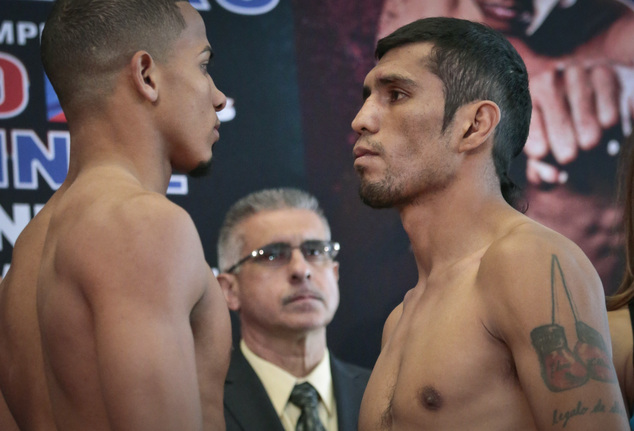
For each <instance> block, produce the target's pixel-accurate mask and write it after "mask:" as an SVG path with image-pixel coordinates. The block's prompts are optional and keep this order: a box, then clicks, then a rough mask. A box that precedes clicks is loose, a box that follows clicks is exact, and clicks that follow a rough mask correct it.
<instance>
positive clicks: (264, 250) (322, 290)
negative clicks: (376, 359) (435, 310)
mask: <svg viewBox="0 0 634 431" xmlns="http://www.w3.org/2000/svg"><path fill="white" fill-rule="evenodd" d="M338 251H339V244H338V243H336V242H334V241H331V238H330V227H329V224H328V221H327V220H326V218H325V216H324V214H323V212H322V210H321V208H320V207H319V203H318V202H317V199H316V198H315V197H313V196H311V195H310V194H308V193H306V192H303V191H300V190H296V189H288V188H286V189H267V190H262V191H259V192H255V193H252V194H250V195H248V196H246V197H244V198H242V199H241V200H239V201H238V202H236V203H235V204H234V205H233V206H232V207H231V208H230V209H229V211H228V213H227V215H226V217H225V220H224V222H223V225H222V227H221V230H220V235H219V240H218V266H219V268H220V271H221V273H220V274H219V275H218V281H219V282H220V286H221V287H222V290H223V292H224V294H225V298H226V300H227V304H228V306H229V308H230V309H231V310H233V311H235V312H237V315H238V317H239V320H240V330H241V331H240V332H241V339H240V345H239V347H237V348H236V349H235V350H234V351H233V354H232V359H231V364H230V367H229V372H228V374H227V379H226V382H225V399H224V406H225V419H226V423H227V431H234V430H242V431H247V430H258V431H260V430H270V431H274V430H277V431H284V430H286V431H292V430H296V429H308V430H312V429H315V430H329V431H337V430H338V431H352V430H356V429H357V421H358V414H359V406H360V404H361V398H362V396H363V391H364V389H365V386H366V383H367V381H368V378H369V375H370V372H369V370H366V369H364V368H360V367H357V366H355V365H351V364H347V363H345V362H343V361H341V360H339V359H337V358H335V357H334V356H333V355H332V354H330V352H329V351H328V348H327V346H326V326H327V325H328V324H329V323H330V321H331V320H332V318H333V316H334V314H335V311H336V310H337V307H338V305H339V287H338V279H339V263H338V262H336V261H335V260H334V259H335V257H336V256H337V253H338ZM309 385H310V386H309ZM306 399H309V400H310V399H312V400H313V401H314V403H313V404H312V405H311V403H303V402H302V400H303V401H305V400H306ZM315 404H316V405H315ZM311 422H312V423H311Z"/></svg>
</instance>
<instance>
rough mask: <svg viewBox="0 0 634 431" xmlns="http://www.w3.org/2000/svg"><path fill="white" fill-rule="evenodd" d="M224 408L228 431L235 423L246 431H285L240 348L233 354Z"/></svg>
mask: <svg viewBox="0 0 634 431" xmlns="http://www.w3.org/2000/svg"><path fill="white" fill-rule="evenodd" d="M224 404H225V417H226V418H227V430H231V429H232V425H231V424H230V422H232V421H233V422H235V423H236V424H238V426H239V428H237V429H240V430H243V431H262V430H267V431H284V428H283V427H282V423H281V422H280V420H279V418H278V417H277V413H276V412H275V409H274V408H273V405H272V404H271V401H270V400H269V397H268V395H267V393H266V390H265V389H264V386H262V383H261V382H260V380H259V379H258V376H257V374H255V371H254V370H253V368H251V365H249V363H248V362H247V360H246V358H245V357H244V355H242V352H241V351H240V348H236V349H234V350H233V352H232V358H231V364H230V365H229V371H228V372H227V378H226V380H225V400H224ZM234 429H235V428H234Z"/></svg>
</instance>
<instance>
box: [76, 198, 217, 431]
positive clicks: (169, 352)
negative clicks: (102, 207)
mask: <svg viewBox="0 0 634 431" xmlns="http://www.w3.org/2000/svg"><path fill="white" fill-rule="evenodd" d="M143 204H144V205H141V203H138V205H136V206H135V207H133V208H131V209H129V210H124V211H123V212H122V213H118V214H114V217H113V218H112V220H110V221H104V222H103V225H102V226H101V229H99V230H97V231H94V232H93V231H90V230H89V231H87V232H86V239H90V240H91V242H92V243H93V247H92V248H91V249H92V250H93V251H92V252H88V251H87V252H86V255H85V256H83V257H82V259H83V260H84V264H85V266H84V268H85V269H84V273H83V274H82V277H81V278H80V281H81V283H80V284H81V286H80V289H81V291H82V293H83V295H84V297H85V298H86V301H87V303H88V305H89V308H90V310H91V314H92V320H93V322H94V343H95V348H96V355H97V365H98V370H97V373H98V375H99V381H100V387H101V390H102V392H103V396H104V399H105V403H106V408H107V410H108V415H109V417H110V420H111V421H112V424H113V426H114V427H115V428H117V426H119V427H121V428H122V429H137V430H142V429H153V430H158V429H176V428H179V429H198V428H200V427H201V426H202V425H201V423H202V422H201V421H202V413H201V406H200V399H199V398H200V395H199V391H198V381H197V373H196V360H195V348H194V340H193V334H192V329H191V325H190V314H191V311H192V309H193V307H194V305H195V304H196V302H197V301H198V300H199V299H200V298H201V296H202V295H203V294H204V291H205V286H206V283H207V282H208V279H209V272H208V271H209V270H208V268H207V266H206V263H205V261H204V256H203V252H202V246H201V245H200V240H199V239H198V235H197V233H196V230H195V227H194V226H193V222H192V221H191V219H190V218H189V217H188V216H187V215H186V213H184V211H182V210H181V209H180V208H175V207H174V206H173V205H172V204H166V203H163V202H162V201H160V200H159V201H158V202H154V201H152V200H151V199H149V201H148V202H143ZM137 208H141V209H140V210H138V209H137ZM111 216H113V215H112V214H111ZM117 429H118V428H117Z"/></svg>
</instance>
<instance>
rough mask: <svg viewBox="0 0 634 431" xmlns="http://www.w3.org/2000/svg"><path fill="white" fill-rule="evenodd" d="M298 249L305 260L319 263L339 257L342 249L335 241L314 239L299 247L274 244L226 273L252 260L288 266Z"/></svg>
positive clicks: (256, 251) (281, 243) (250, 255)
mask: <svg viewBox="0 0 634 431" xmlns="http://www.w3.org/2000/svg"><path fill="white" fill-rule="evenodd" d="M296 248H298V249H299V250H300V251H301V252H302V255H303V256H304V259H306V260H307V261H308V262H312V263H319V262H324V261H326V260H329V259H330V260H332V259H334V258H335V257H337V253H339V249H340V248H341V247H340V246H339V243H338V242H335V241H320V240H314V239H313V240H308V241H304V242H303V243H301V244H300V245H298V246H293V245H290V244H289V243H287V242H274V243H272V244H267V245H265V246H264V247H262V248H260V249H258V250H253V251H252V252H251V253H249V255H248V256H245V257H243V258H242V259H240V260H239V261H238V262H237V263H236V264H235V265H233V266H231V267H230V268H229V269H227V271H226V272H228V273H232V272H233V271H235V270H236V269H237V268H238V267H239V266H240V265H243V264H244V263H246V262H248V261H250V260H253V261H254V262H256V263H260V264H262V265H269V266H282V265H286V264H287V263H289V262H290V261H291V256H292V254H293V250H295V249H296Z"/></svg>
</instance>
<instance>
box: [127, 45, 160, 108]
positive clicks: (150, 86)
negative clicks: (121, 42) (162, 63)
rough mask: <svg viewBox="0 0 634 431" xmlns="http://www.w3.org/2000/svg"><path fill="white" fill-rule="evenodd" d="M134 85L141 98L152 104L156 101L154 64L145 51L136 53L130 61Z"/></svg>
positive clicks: (156, 89)
mask: <svg viewBox="0 0 634 431" xmlns="http://www.w3.org/2000/svg"><path fill="white" fill-rule="evenodd" d="M129 66H130V70H131V73H132V80H133V82H134V85H135V87H136V89H137V91H138V92H139V94H141V96H142V97H144V98H145V99H147V100H149V101H150V102H152V103H154V102H156V101H157V100H158V83H157V79H156V78H157V68H156V62H155V61H154V59H153V58H152V56H151V55H150V54H149V53H148V52H147V51H138V52H136V53H135V54H134V56H133V57H132V60H130V65H129Z"/></svg>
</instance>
